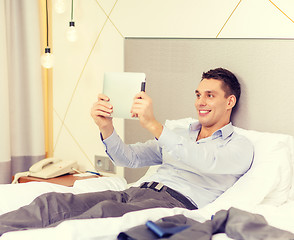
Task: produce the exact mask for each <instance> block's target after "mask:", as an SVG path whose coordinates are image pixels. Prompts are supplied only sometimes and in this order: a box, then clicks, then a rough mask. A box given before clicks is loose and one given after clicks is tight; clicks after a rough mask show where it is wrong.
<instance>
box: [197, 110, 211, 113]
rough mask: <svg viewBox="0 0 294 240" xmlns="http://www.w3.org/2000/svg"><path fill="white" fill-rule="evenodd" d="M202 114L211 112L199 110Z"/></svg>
mask: <svg viewBox="0 0 294 240" xmlns="http://www.w3.org/2000/svg"><path fill="white" fill-rule="evenodd" d="M199 112H200V113H208V112H209V110H199Z"/></svg>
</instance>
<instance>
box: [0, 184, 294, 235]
mask: <svg viewBox="0 0 294 240" xmlns="http://www.w3.org/2000/svg"><path fill="white" fill-rule="evenodd" d="M4 186H5V187H7V185H2V186H0V188H3V187H4ZM125 187H126V182H125V181H124V180H123V179H121V178H99V179H87V180H81V181H77V182H76V184H75V185H74V187H72V188H68V187H63V186H60V185H55V184H48V183H26V184H18V185H13V188H12V189H13V190H12V191H11V192H13V196H14V197H15V198H16V199H18V201H13V202H12V204H11V208H10V209H9V207H7V208H6V209H5V212H6V211H9V210H12V209H15V208H17V207H19V206H21V205H23V204H26V203H27V202H30V201H31V200H32V199H33V198H34V197H35V196H37V195H40V194H42V193H45V192H50V191H52V190H53V191H57V192H73V193H83V192H89V191H102V190H105V189H113V190H123V189H124V188H125ZM20 189H24V190H25V191H33V192H34V194H33V195H34V196H33V195H31V194H27V195H22V194H23V193H22V192H23V191H21V192H20V191H19V190H20ZM29 189H30V190H29ZM10 196H11V195H10ZM20 196H26V197H25V198H22V200H23V201H21V202H22V204H21V202H20V201H19V197H20ZM3 202H5V201H4V200H3V199H2V198H1V203H0V206H2V203H3ZM16 202H18V204H16ZM16 205H18V206H16ZM242 209H243V210H246V211H250V212H253V213H258V214H262V215H263V216H264V217H265V218H266V219H267V221H268V222H269V224H271V225H272V226H275V227H278V228H281V229H284V230H288V231H291V232H293V233H294V217H293V214H289V213H294V201H289V202H287V203H284V204H283V205H281V206H279V207H277V206H273V205H266V204H260V205H256V206H254V207H253V208H252V207H249V206H247V207H246V206H243V208H242ZM175 214H184V215H185V216H187V217H189V218H192V219H195V220H197V221H200V222H203V221H205V220H209V219H210V217H211V215H210V214H211V212H208V211H207V208H202V209H199V210H193V211H191V210H187V209H181V208H173V209H165V208H156V209H147V210H142V211H138V212H132V213H127V214H125V215H124V216H122V217H118V218H105V219H88V220H69V221H65V222H63V223H61V224H60V225H58V226H57V227H54V228H45V229H33V230H26V231H16V232H9V233H6V234H4V235H3V236H2V237H1V238H0V239H1V240H2V239H10V240H12V239H14V240H16V239H24V240H25V239H27V240H33V239H36V240H37V239H38V240H39V239H42V240H47V239H48V240H49V239H50V240H52V239H64V240H66V239H68V240H74V239H83V240H86V239H87V240H90V239H116V237H117V235H118V234H119V233H120V232H121V231H125V230H127V229H129V228H131V227H134V226H137V225H140V224H145V223H146V221H148V220H152V221H156V220H158V219H160V218H162V217H165V216H172V215H175ZM221 239H229V238H228V237H227V236H226V235H225V234H218V235H216V236H214V237H213V240H221Z"/></svg>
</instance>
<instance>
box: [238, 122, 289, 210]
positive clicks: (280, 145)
mask: <svg viewBox="0 0 294 240" xmlns="http://www.w3.org/2000/svg"><path fill="white" fill-rule="evenodd" d="M235 131H236V133H239V134H240V135H243V136H245V137H247V138H248V139H249V140H250V141H252V143H253V145H254V149H255V156H254V163H253V165H252V169H253V172H254V171H256V172H258V173H260V175H259V174H258V176H255V178H256V180H257V181H258V182H261V183H262V182H263V183H264V184H266V185H269V183H271V184H272V188H271V189H270V191H269V192H268V193H267V194H265V196H264V199H263V201H262V203H267V204H273V205H276V206H278V205H281V204H283V203H284V202H286V201H287V200H288V197H289V193H290V189H291V186H292V185H293V183H292V182H293V180H294V179H293V163H292V161H293V137H292V136H290V135H285V134H278V133H268V132H258V131H253V130H244V129H241V128H237V127H235ZM263 167H267V169H268V171H269V172H267V171H265V170H266V169H264V170H263V171H264V172H263V173H262V172H261V171H262V169H263ZM255 168H256V169H255ZM271 172H272V174H273V175H269V173H271ZM254 175H255V173H254ZM266 180H267V181H268V182H267V183H265V181H266ZM252 184H253V183H252ZM264 186H265V185H264Z"/></svg>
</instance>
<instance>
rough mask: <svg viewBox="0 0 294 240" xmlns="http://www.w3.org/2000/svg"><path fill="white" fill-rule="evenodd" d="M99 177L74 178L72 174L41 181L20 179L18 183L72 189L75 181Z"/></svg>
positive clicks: (37, 179) (30, 178) (34, 178)
mask: <svg viewBox="0 0 294 240" xmlns="http://www.w3.org/2000/svg"><path fill="white" fill-rule="evenodd" d="M98 177H100V176H95V175H93V176H92V175H91V176H85V177H80V176H74V174H66V175H63V176H60V177H55V178H49V179H43V178H36V177H30V176H27V177H20V178H19V179H18V182H19V183H27V182H48V183H55V184H59V185H63V186H67V187H72V186H73V185H74V182H75V181H76V180H82V179H88V178H98Z"/></svg>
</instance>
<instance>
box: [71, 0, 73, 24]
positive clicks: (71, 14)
mask: <svg viewBox="0 0 294 240" xmlns="http://www.w3.org/2000/svg"><path fill="white" fill-rule="evenodd" d="M71 21H73V0H71Z"/></svg>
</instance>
